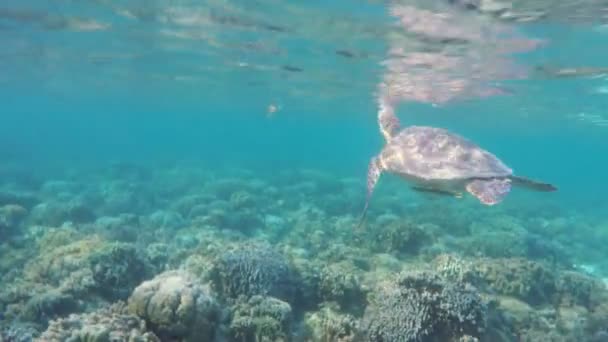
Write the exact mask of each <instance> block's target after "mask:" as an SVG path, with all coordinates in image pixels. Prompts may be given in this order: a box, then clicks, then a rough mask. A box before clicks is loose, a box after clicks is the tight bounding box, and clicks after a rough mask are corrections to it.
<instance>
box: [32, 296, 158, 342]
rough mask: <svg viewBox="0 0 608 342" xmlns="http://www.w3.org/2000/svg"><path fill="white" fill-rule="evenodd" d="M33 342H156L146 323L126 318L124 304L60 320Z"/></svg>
mask: <svg viewBox="0 0 608 342" xmlns="http://www.w3.org/2000/svg"><path fill="white" fill-rule="evenodd" d="M34 341H36V342H54V341H66V342H80V341H87V342H111V341H129V342H160V341H161V340H160V339H159V338H158V337H156V335H154V333H152V332H149V331H147V329H146V323H145V322H144V321H143V320H141V319H139V318H137V317H136V316H133V315H130V314H128V312H127V310H126V307H125V305H124V303H122V302H119V303H117V304H114V305H112V306H110V307H107V308H103V309H100V310H98V311H96V312H92V313H87V314H80V315H75V314H72V315H70V316H69V317H67V318H60V319H58V320H55V321H51V323H50V324H49V327H48V328H47V330H46V331H45V332H43V333H42V335H41V336H40V337H39V338H36V339H34Z"/></svg>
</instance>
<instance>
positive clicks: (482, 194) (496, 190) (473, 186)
mask: <svg viewBox="0 0 608 342" xmlns="http://www.w3.org/2000/svg"><path fill="white" fill-rule="evenodd" d="M466 189H467V191H468V192H469V193H470V194H471V195H473V196H475V197H477V199H479V201H480V202H481V203H483V204H485V205H494V204H498V203H500V202H501V201H502V200H503V199H504V198H505V196H506V195H507V194H508V193H509V191H511V180H510V179H508V178H504V179H488V180H482V179H476V180H473V181H471V182H470V183H468V184H467V186H466Z"/></svg>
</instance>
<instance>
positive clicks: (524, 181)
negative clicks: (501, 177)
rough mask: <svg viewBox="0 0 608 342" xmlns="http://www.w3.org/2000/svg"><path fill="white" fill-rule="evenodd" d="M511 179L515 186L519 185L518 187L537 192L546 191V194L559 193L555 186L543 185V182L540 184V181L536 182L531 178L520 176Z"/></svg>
mask: <svg viewBox="0 0 608 342" xmlns="http://www.w3.org/2000/svg"><path fill="white" fill-rule="evenodd" d="M510 178H511V180H512V181H513V184H514V185H517V186H522V187H525V188H528V189H532V190H536V191H544V192H551V191H557V187H555V186H554V185H553V184H549V183H543V182H539V181H535V180H532V179H529V178H525V177H519V176H511V177H510Z"/></svg>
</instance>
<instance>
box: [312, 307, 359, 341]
mask: <svg viewBox="0 0 608 342" xmlns="http://www.w3.org/2000/svg"><path fill="white" fill-rule="evenodd" d="M304 329H305V331H304V333H303V334H304V335H305V340H306V341H315V342H355V341H357V339H356V338H357V332H358V329H359V322H358V320H357V319H356V318H355V317H354V316H352V315H350V314H344V313H340V312H338V311H336V310H334V309H333V308H331V307H329V306H325V307H323V308H321V309H320V310H318V311H316V312H311V313H306V315H305V317H304Z"/></svg>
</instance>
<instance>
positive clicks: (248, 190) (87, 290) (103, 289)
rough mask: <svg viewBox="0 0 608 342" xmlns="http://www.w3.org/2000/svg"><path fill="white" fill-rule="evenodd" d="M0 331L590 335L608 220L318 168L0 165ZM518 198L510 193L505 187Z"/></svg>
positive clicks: (111, 335) (605, 293)
mask: <svg viewBox="0 0 608 342" xmlns="http://www.w3.org/2000/svg"><path fill="white" fill-rule="evenodd" d="M2 172H3V173H2V175H3V177H2V179H3V180H2V183H0V236H1V237H2V239H1V240H0V283H1V284H2V287H0V341H1V342H8V341H10V342H17V341H19V342H21V341H96V342H102V341H182V342H194V341H198V342H206V341H208V342H223V341H226V342H230V341H235V342H236V341H239V342H241V341H246V342H248V341H252V342H260V341H283V342H291V341H293V342H299V341H321V342H334V341H337V342H350V341H368V342H391V341H405V342H426V341H430V342H438V341H447V342H464V341H488V342H503V341H504V342H509V341H514V342H515V341H564V342H566V341H598V342H599V341H608V328H607V324H606V323H607V322H608V289H607V287H606V281H605V279H604V275H605V274H607V272H608V264H607V263H606V260H608V257H607V255H606V254H608V250H606V249H605V248H600V246H605V245H606V243H607V242H608V221H606V218H602V217H594V216H591V215H587V214H586V213H582V212H577V211H575V210H563V208H560V207H559V204H556V203H551V202H546V203H542V202H541V201H538V200H530V199H528V198H526V197H525V195H521V196H519V195H518V194H514V195H513V197H512V198H513V199H512V200H509V201H506V202H505V204H504V205H501V206H497V207H492V208H488V207H481V206H480V205H479V204H478V203H477V202H476V201H475V200H474V199H470V198H466V197H465V198H463V199H455V198H448V197H445V196H437V195H432V194H420V193H417V192H413V191H410V190H408V188H407V187H406V186H404V185H402V184H401V183H399V182H396V181H395V182H394V183H393V184H394V185H395V186H391V185H390V184H388V183H391V182H393V181H394V180H391V179H390V178H389V179H387V180H386V181H384V182H385V183H386V184H385V185H381V186H380V187H379V188H378V191H377V193H376V194H375V197H374V199H373V203H372V206H371V208H370V211H369V214H368V217H367V220H366V222H365V224H364V225H363V228H362V229H355V228H356V226H357V223H358V219H359V215H360V210H361V209H362V207H363V202H364V196H365V191H364V187H365V184H364V180H363V179H360V178H347V177H341V176H337V175H334V174H331V173H327V172H323V171H319V170H286V171H281V172H274V173H265V172H262V171H252V170H241V169H224V170H219V169H217V170H210V169H209V168H208V167H206V166H205V165H193V164H175V165H163V166H158V165H156V166H145V165H133V164H128V163H114V164H111V165H106V166H104V167H102V168H97V169H90V168H89V169H87V168H84V167H83V168H81V169H79V168H73V169H71V170H69V171H65V172H55V173H47V174H45V173H43V172H39V173H38V174H36V173H35V172H34V171H31V170H28V168H27V167H25V166H24V167H22V168H19V167H15V168H13V169H11V170H3V171H2ZM518 196H519V197H518Z"/></svg>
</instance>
